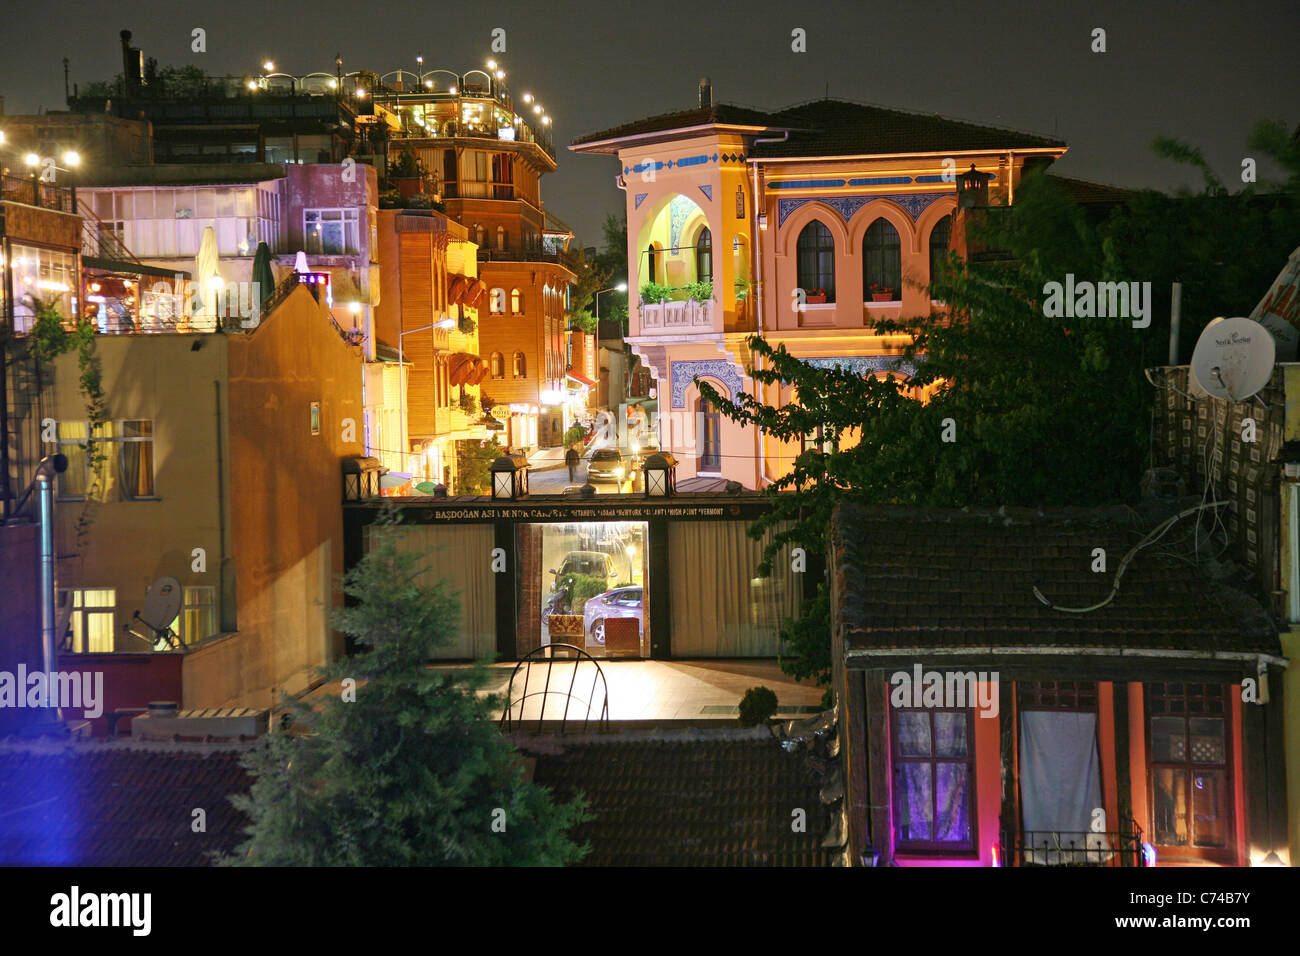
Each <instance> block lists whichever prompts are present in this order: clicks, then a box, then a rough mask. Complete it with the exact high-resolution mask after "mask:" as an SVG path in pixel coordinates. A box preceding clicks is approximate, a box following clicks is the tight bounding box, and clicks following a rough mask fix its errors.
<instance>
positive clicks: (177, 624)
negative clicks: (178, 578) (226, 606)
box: [171, 587, 217, 644]
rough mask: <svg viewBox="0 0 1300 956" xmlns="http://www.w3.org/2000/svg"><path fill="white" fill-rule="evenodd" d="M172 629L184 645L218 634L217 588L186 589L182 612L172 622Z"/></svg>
mask: <svg viewBox="0 0 1300 956" xmlns="http://www.w3.org/2000/svg"><path fill="white" fill-rule="evenodd" d="M171 628H172V630H173V631H175V632H176V633H177V634H178V635H179V636H180V639H181V643H182V644H195V643H197V642H199V641H201V640H203V639H204V638H208V637H211V636H212V635H213V634H216V633H217V589H216V588H215V587H193V588H188V587H187V588H185V598H184V603H183V604H182V606H181V612H180V613H179V614H178V615H176V619H175V620H173V621H172V623H171Z"/></svg>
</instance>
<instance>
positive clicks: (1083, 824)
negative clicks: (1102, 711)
mask: <svg viewBox="0 0 1300 956" xmlns="http://www.w3.org/2000/svg"><path fill="white" fill-rule="evenodd" d="M1101 806H1102V802H1101V769H1100V764H1099V761H1098V757H1097V715H1096V714H1087V713H1076V712H1073V711H1056V710H1023V711H1021V712H1020V808H1021V809H1020V816H1021V821H1022V823H1023V828H1024V831H1025V834H1026V842H1027V843H1030V842H1031V841H1032V849H1027V850H1026V855H1025V858H1026V861H1027V862H1033V863H1039V864H1043V865H1059V864H1063V863H1093V864H1096V863H1104V862H1106V860H1107V859H1108V858H1109V853H1108V852H1107V851H1108V850H1109V845H1108V844H1107V842H1106V838H1105V836H1104V834H1103V833H1100V832H1098V833H1094V832H1092V828H1093V821H1094V819H1098V818H1097V817H1095V816H1094V813H1093V811H1094V810H1096V809H1097V808H1099V807H1101ZM1101 829H1102V830H1109V829H1112V827H1111V826H1110V825H1109V824H1107V825H1106V826H1104V827H1102V828H1101Z"/></svg>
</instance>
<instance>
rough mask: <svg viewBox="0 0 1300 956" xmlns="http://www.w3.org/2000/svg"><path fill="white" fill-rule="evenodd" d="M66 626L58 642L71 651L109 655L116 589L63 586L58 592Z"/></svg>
mask: <svg viewBox="0 0 1300 956" xmlns="http://www.w3.org/2000/svg"><path fill="white" fill-rule="evenodd" d="M59 594H60V596H61V605H60V606H61V608H62V609H63V610H64V612H65V613H67V614H68V628H67V630H66V631H65V632H64V633H63V640H62V643H61V644H60V647H61V649H62V650H65V651H70V652H71V653H73V654H111V653H112V652H113V650H114V647H113V634H114V631H115V628H114V627H113V616H114V613H115V612H116V610H117V591H116V590H114V589H113V588H67V589H64V590H61V591H60V592H59Z"/></svg>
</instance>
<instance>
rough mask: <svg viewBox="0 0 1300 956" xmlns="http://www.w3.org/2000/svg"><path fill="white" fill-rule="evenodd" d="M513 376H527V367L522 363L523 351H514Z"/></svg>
mask: <svg viewBox="0 0 1300 956" xmlns="http://www.w3.org/2000/svg"><path fill="white" fill-rule="evenodd" d="M514 377H515V378H527V377H528V367H527V366H526V365H525V364H524V353H523V352H516V353H515V361H514Z"/></svg>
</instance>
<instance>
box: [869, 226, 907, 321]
mask: <svg viewBox="0 0 1300 956" xmlns="http://www.w3.org/2000/svg"><path fill="white" fill-rule="evenodd" d="M862 291H863V294H864V295H865V296H866V297H867V298H868V299H870V298H871V297H872V296H873V295H875V294H880V293H886V292H887V293H890V295H891V299H890V301H893V302H898V301H900V300H901V299H902V297H903V250H902V244H901V242H900V241H899V238H898V230H897V229H895V228H894V224H893V223H891V222H890V221H889V220H887V219H877V220H876V221H875V222H873V223H872V224H871V225H870V226H868V227H867V234H866V235H865V236H863V237H862Z"/></svg>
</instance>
